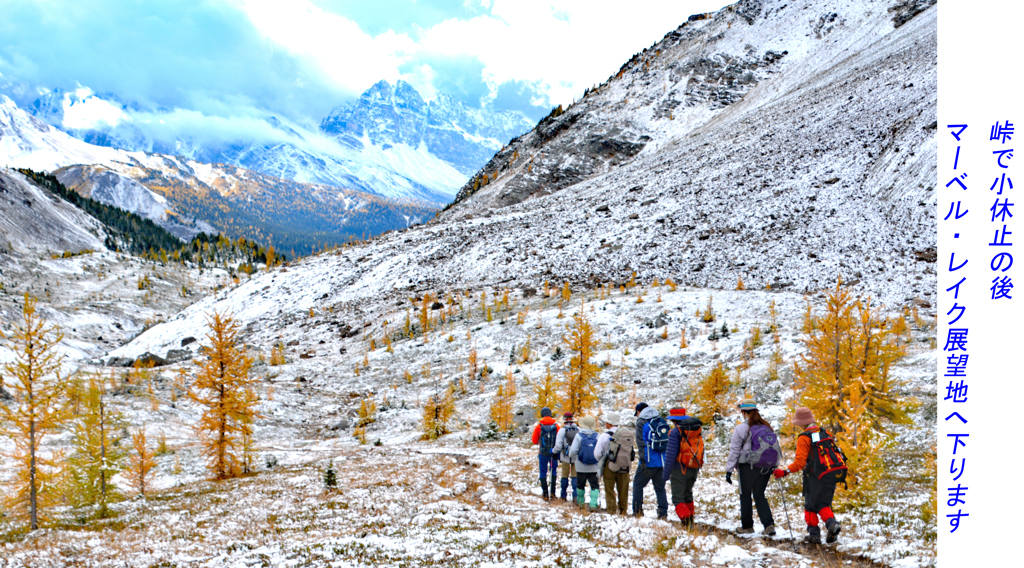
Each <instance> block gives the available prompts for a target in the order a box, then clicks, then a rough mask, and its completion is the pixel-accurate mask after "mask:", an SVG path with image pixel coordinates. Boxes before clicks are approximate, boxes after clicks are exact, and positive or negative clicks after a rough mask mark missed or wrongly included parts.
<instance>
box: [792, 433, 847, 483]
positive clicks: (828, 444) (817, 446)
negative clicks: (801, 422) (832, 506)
mask: <svg viewBox="0 0 1024 568" xmlns="http://www.w3.org/2000/svg"><path fill="white" fill-rule="evenodd" d="M800 435H801V436H807V437H808V438H810V440H811V450H810V451H809V452H807V465H806V466H804V472H806V473H807V474H808V475H812V476H814V477H817V478H818V479H820V480H822V481H832V482H834V483H840V482H842V483H843V484H844V485H845V484H846V472H847V467H846V461H847V460H846V454H844V453H843V451H842V450H840V449H839V446H837V445H836V442H835V440H833V439H832V436H829V434H828V432H826V431H825V429H824V428H819V429H818V431H817V432H804V433H802V434H800ZM815 438H817V439H815Z"/></svg>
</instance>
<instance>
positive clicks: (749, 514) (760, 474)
mask: <svg viewBox="0 0 1024 568" xmlns="http://www.w3.org/2000/svg"><path fill="white" fill-rule="evenodd" d="M737 467H738V469H739V474H740V525H741V526H742V527H743V528H745V529H752V528H754V511H753V507H751V504H750V499H751V497H753V499H754V505H755V506H756V507H757V518H758V519H760V521H761V525H762V526H765V527H767V526H768V525H774V524H775V521H774V520H773V519H772V508H771V506H770V505H768V499H767V498H765V496H764V490H765V489H766V488H767V487H768V482H769V481H770V480H771V478H772V470H770V469H769V470H767V471H762V470H761V469H755V468H753V467H751V465H750V464H748V463H741V464H739V465H738V466H737Z"/></svg>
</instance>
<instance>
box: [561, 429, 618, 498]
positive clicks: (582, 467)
mask: <svg viewBox="0 0 1024 568" xmlns="http://www.w3.org/2000/svg"><path fill="white" fill-rule="evenodd" d="M597 441H598V434H597V419H596V418H594V417H593V416H584V417H583V418H581V419H580V431H579V433H578V434H576V437H575V438H574V439H573V441H572V446H570V447H569V459H570V460H573V463H575V464H576V504H577V505H579V506H580V507H584V506H585V505H586V502H585V500H584V496H585V494H586V491H587V483H588V482H589V483H590V510H591V511H596V510H597V508H598V507H599V506H600V502H599V501H600V498H601V491H600V488H599V486H598V481H597V474H598V472H599V471H601V466H602V465H603V462H604V457H605V456H604V454H601V453H600V452H598V451H597ZM607 451H608V446H607V445H605V453H607Z"/></svg>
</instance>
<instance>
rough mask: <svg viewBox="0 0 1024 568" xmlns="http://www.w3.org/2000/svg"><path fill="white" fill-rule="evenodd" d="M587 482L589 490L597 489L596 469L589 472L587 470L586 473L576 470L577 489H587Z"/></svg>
mask: <svg viewBox="0 0 1024 568" xmlns="http://www.w3.org/2000/svg"><path fill="white" fill-rule="evenodd" d="M587 482H590V490H591V491H597V490H598V484H597V472H596V471H590V472H587V473H583V472H582V471H579V472H576V488H577V489H583V490H584V491H586V489H587Z"/></svg>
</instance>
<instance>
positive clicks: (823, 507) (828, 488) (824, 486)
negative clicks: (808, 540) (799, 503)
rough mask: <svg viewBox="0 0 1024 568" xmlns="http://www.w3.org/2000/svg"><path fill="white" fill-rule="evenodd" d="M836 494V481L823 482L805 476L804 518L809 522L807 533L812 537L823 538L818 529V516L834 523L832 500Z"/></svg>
mask: <svg viewBox="0 0 1024 568" xmlns="http://www.w3.org/2000/svg"><path fill="white" fill-rule="evenodd" d="M835 494H836V483H835V482H834V481H822V480H820V479H818V478H816V477H811V476H810V475H807V474H806V473H805V474H804V518H805V519H806V520H807V532H808V533H809V534H811V535H812V536H821V529H820V528H818V516H819V515H820V516H821V520H823V521H825V522H826V523H832V522H834V521H833V520H832V519H833V518H834V516H833V514H832V498H833V497H834V496H835Z"/></svg>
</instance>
